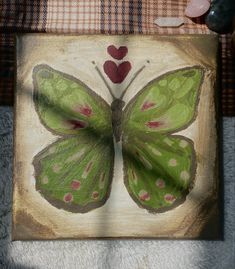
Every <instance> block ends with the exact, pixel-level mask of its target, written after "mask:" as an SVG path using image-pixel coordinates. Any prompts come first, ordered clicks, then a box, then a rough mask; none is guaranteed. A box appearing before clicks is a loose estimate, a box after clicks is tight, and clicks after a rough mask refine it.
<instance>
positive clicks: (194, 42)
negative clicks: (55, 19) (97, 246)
mask: <svg viewBox="0 0 235 269" xmlns="http://www.w3.org/2000/svg"><path fill="white" fill-rule="evenodd" d="M16 55H17V75H16V109H15V120H16V121H15V151H14V192H13V229H12V232H13V233H12V238H13V240H32V239H63V238H71V239H78V238H117V237H118V238H218V237H219V230H220V228H219V223H220V217H219V216H220V214H219V213H220V210H219V181H218V161H217V131H216V130H217V124H216V116H217V114H216V92H217V85H216V81H217V72H216V71H217V37H216V36H214V35H181V36H104V35H97V36H96V35H91V36H84V35H83V36H71V35H67V36H66V35H47V34H45V35H44V34H23V35H19V36H17V52H16Z"/></svg>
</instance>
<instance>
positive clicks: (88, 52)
mask: <svg viewBox="0 0 235 269" xmlns="http://www.w3.org/2000/svg"><path fill="white" fill-rule="evenodd" d="M195 38H198V37H195ZM172 41H174V37H172V38H164V37H159V38H156V37H151V36H150V37H146V36H145V37H144V36H142V37H141V36H138V37H135V36H131V37H130V36H129V37H125V36H77V37H74V36H66V37H63V36H56V35H54V36H53V35H36V34H30V35H23V36H20V37H19V38H18V40H17V42H18V51H17V52H18V59H17V65H18V66H17V67H18V72H17V85H18V86H17V98H16V105H17V109H16V111H17V113H16V131H15V146H16V147H15V150H16V151H15V171H14V174H15V176H14V182H15V187H14V206H13V207H14V208H13V211H14V213H13V215H14V224H15V232H14V235H13V237H14V238H15V239H17V237H19V234H17V225H18V224H19V223H18V220H17V212H18V211H20V210H22V209H24V210H25V212H27V213H28V214H30V215H31V216H32V217H33V219H34V220H36V221H37V222H39V223H41V224H43V225H44V226H47V227H50V229H52V231H53V234H45V235H42V236H41V238H74V237H75V238H77V237H123V236H124V237H167V236H170V237H183V236H184V235H185V234H187V236H189V237H195V236H197V233H198V232H200V229H201V227H198V229H196V232H193V233H192V234H191V235H190V234H188V229H189V226H190V225H191V224H193V223H194V222H195V220H196V218H197V217H198V216H200V214H201V212H200V209H201V206H202V204H203V202H205V201H206V199H207V198H208V197H209V198H211V197H212V196H213V195H214V189H215V188H216V177H215V175H214V169H215V152H216V133H215V111H214V102H213V98H214V88H213V86H214V85H213V82H212V81H211V79H210V77H211V76H212V75H213V76H214V70H215V67H216V66H215V55H214V58H211V57H208V59H207V60H206V61H205V58H204V59H203V56H202V55H201V54H200V52H199V51H198V50H197V49H196V47H195V46H193V44H191V40H190V38H189V37H187V36H184V37H182V36H181V37H179V38H178V42H179V43H181V42H182V43H181V44H182V46H176V45H175V43H174V42H172ZM110 44H114V45H115V46H116V47H119V46H120V45H126V46H127V47H128V50H129V53H128V55H127V57H125V58H124V60H129V61H130V62H131V64H132V69H131V71H130V73H129V74H128V76H127V78H126V80H125V81H124V83H122V84H120V85H118V86H117V85H115V84H112V83H111V81H110V80H108V79H107V80H108V82H109V84H110V86H111V87H112V88H113V90H114V92H115V93H117V96H118V95H119V94H120V93H121V90H122V89H123V88H125V84H127V83H128V81H129V80H130V79H131V78H132V76H133V74H134V72H135V71H137V70H138V69H139V68H140V67H141V66H142V65H143V64H145V63H146V60H150V63H149V64H148V65H147V67H146V68H145V69H144V70H143V72H142V73H141V74H140V75H139V76H138V77H137V78H136V80H135V81H134V82H133V84H132V86H131V87H130V89H129V91H128V92H127V94H126V98H125V101H126V102H128V101H129V100H130V98H132V96H133V95H134V94H135V93H137V92H138V91H139V90H140V89H142V87H143V86H144V85H145V84H146V83H148V82H149V81H150V80H152V79H154V78H156V77H157V76H159V75H161V74H164V73H165V72H167V71H171V70H174V69H178V68H181V67H185V66H192V65H197V64H200V65H203V66H204V67H205V68H206V74H205V82H204V84H203V86H202V90H201V96H200V103H199V109H198V111H199V113H198V116H197V118H196V120H195V121H194V122H193V124H192V125H190V126H189V127H188V128H187V129H185V130H184V131H182V132H179V133H178V134H182V135H185V136H187V137H189V138H190V139H192V140H193V141H194V143H195V149H196V152H197V158H198V166H197V173H196V174H197V177H196V181H195V186H194V188H193V190H192V192H191V193H190V194H189V195H188V197H187V200H186V202H185V203H183V204H182V205H180V206H179V207H177V208H175V209H174V210H171V211H168V212H166V213H161V214H150V213H148V212H147V211H146V210H144V209H141V208H139V207H138V206H137V205H136V203H135V202H134V201H133V200H132V199H131V198H130V196H129V194H128V192H127V190H126V188H125V186H124V183H123V175H122V160H121V159H120V156H119V158H116V162H115V171H114V179H113V184H112V190H111V195H110V198H109V199H108V201H107V202H106V204H105V205H104V206H102V207H101V208H98V209H95V210H93V211H91V212H89V213H86V214H79V213H77V214H74V213H70V212H66V211H64V210H59V209H57V208H55V207H53V206H51V205H50V204H49V203H48V202H47V201H46V200H45V199H44V198H42V197H41V195H40V194H39V193H38V192H36V191H35V186H34V185H35V179H34V168H33V166H32V159H33V157H34V156H35V155H36V154H37V153H38V152H39V151H41V150H42V149H43V148H45V147H46V146H47V145H49V144H50V143H52V142H54V141H56V140H57V138H58V137H56V136H54V135H52V134H51V133H50V132H49V131H47V130H46V129H45V128H44V126H43V125H41V123H40V121H39V119H38V116H37V113H36V111H35V109H34V104H33V100H32V90H33V85H32V69H33V67H34V66H35V65H37V64H42V63H44V64H48V65H50V66H51V67H53V68H55V69H57V70H59V71H62V72H65V73H68V74H70V75H73V76H74V77H77V78H79V79H80V80H81V81H83V82H84V83H86V84H87V85H88V86H89V87H90V88H91V89H92V90H94V91H96V92H97V93H98V94H99V95H101V96H102V97H103V98H104V99H105V100H106V101H107V102H109V103H110V102H111V97H110V96H109V94H108V93H107V89H106V88H105V85H104V83H103V81H102V80H101V78H100V77H99V75H98V74H97V72H96V71H95V69H94V65H93V64H92V63H91V62H92V61H95V62H96V63H97V65H98V66H99V67H100V68H101V70H102V65H103V63H104V61H105V60H109V59H111V57H110V56H109V55H108V54H107V52H106V48H107V46H108V45H110ZM187 48H188V49H187ZM202 59H203V61H202ZM208 67H209V68H208ZM106 78H107V77H106ZM189 212H190V213H189ZM205 220H206V219H204V220H203V219H202V221H201V225H202V224H203V221H205ZM16 224H17V225H16ZM195 225H196V224H195ZM197 225H198V224H197ZM199 226H200V225H199ZM33 232H34V231H32V235H33Z"/></svg>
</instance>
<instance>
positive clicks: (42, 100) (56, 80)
mask: <svg viewBox="0 0 235 269" xmlns="http://www.w3.org/2000/svg"><path fill="white" fill-rule="evenodd" d="M33 83H34V104H35V108H36V111H37V113H38V116H39V119H40V121H41V123H42V124H43V125H44V126H45V127H46V128H47V129H48V130H49V131H50V132H52V133H53V134H55V135H59V136H61V137H62V138H60V139H59V140H58V141H56V142H55V143H53V144H52V145H49V146H48V147H47V148H45V149H44V150H42V151H41V152H40V153H38V154H37V155H36V156H35V158H34V161H33V165H34V168H35V179H36V189H37V190H38V191H39V192H40V193H41V194H42V195H43V196H44V198H45V199H46V200H48V201H49V202H50V203H51V204H53V205H55V206H56V207H58V208H63V209H66V210H68V211H72V212H87V211H89V210H91V209H93V208H97V207H99V206H101V205H103V204H104V203H105V201H106V200H107V198H108V196H109V192H110V186H111V181H112V175H113V159H114V149H113V140H112V139H113V138H112V137H113V134H112V122H111V109H110V106H109V105H108V104H107V103H106V102H105V101H104V100H103V99H102V98H101V97H100V96H98V95H97V94H96V93H95V92H93V91H92V90H91V89H89V88H88V87H87V86H86V85H84V84H83V83H82V82H81V81H79V80H78V79H76V78H74V77H72V76H70V75H68V74H65V73H62V72H60V71H58V70H55V69H53V68H51V67H49V66H47V65H38V66H36V67H35V68H34V70H33Z"/></svg>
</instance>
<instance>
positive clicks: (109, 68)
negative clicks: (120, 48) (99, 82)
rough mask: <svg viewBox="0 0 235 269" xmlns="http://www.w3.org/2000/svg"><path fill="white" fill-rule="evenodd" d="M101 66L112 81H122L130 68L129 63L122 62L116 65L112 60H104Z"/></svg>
mask: <svg viewBox="0 0 235 269" xmlns="http://www.w3.org/2000/svg"><path fill="white" fill-rule="evenodd" d="M103 68H104V72H105V73H106V74H107V76H108V77H109V78H110V80H111V81H112V82H113V83H122V82H123V80H124V79H125V78H126V76H127V75H128V73H129V71H130V70H131V63H130V62H122V63H121V64H119V65H118V66H117V65H116V63H115V62H113V61H106V62H105V63H104V66H103Z"/></svg>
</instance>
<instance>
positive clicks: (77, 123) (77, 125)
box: [66, 120, 87, 130]
mask: <svg viewBox="0 0 235 269" xmlns="http://www.w3.org/2000/svg"><path fill="white" fill-rule="evenodd" d="M66 124H67V125H69V127H70V128H72V129H73V130H77V129H83V128H86V127H87V123H86V122H84V121H81V120H67V121H66Z"/></svg>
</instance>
